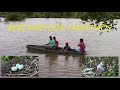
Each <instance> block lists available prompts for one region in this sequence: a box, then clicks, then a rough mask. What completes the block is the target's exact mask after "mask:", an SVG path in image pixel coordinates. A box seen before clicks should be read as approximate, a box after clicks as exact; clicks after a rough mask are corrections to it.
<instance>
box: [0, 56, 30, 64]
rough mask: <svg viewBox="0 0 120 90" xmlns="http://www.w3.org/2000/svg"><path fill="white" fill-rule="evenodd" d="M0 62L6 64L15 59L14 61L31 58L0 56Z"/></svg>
mask: <svg viewBox="0 0 120 90" xmlns="http://www.w3.org/2000/svg"><path fill="white" fill-rule="evenodd" d="M0 58H1V61H3V62H6V63H7V62H8V61H9V60H12V59H16V60H21V59H25V58H26V59H31V58H32V56H0Z"/></svg>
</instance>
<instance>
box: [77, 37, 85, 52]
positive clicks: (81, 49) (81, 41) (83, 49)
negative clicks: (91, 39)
mask: <svg viewBox="0 0 120 90" xmlns="http://www.w3.org/2000/svg"><path fill="white" fill-rule="evenodd" d="M78 47H79V48H76V49H75V52H81V53H83V52H85V48H86V45H85V43H84V41H83V39H82V38H81V39H80V43H79V44H78Z"/></svg>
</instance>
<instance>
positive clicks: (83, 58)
mask: <svg viewBox="0 0 120 90" xmlns="http://www.w3.org/2000/svg"><path fill="white" fill-rule="evenodd" d="M27 52H29V53H31V54H32V53H34V54H35V53H36V54H39V55H41V54H44V55H45V58H46V59H48V60H50V65H52V64H54V63H55V61H56V60H58V57H59V56H64V60H65V62H66V63H67V62H69V59H70V57H72V58H73V60H77V61H78V63H79V67H82V66H83V65H84V64H85V63H86V56H85V55H83V54H81V55H78V54H61V55H58V54H57V53H50V52H39V51H35V50H28V51H27Z"/></svg>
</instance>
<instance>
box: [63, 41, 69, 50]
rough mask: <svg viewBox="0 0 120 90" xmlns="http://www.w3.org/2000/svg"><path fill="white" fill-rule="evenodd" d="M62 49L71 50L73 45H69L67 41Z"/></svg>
mask: <svg viewBox="0 0 120 90" xmlns="http://www.w3.org/2000/svg"><path fill="white" fill-rule="evenodd" d="M61 51H71V47H70V46H69V44H68V42H66V43H65V46H64V48H63V49H61Z"/></svg>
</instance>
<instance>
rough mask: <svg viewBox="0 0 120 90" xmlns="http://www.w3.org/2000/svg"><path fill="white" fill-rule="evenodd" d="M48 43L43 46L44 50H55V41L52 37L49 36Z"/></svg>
mask: <svg viewBox="0 0 120 90" xmlns="http://www.w3.org/2000/svg"><path fill="white" fill-rule="evenodd" d="M49 39H50V40H49V43H48V44H46V45H45V47H46V49H56V44H55V40H54V39H53V38H52V36H49Z"/></svg>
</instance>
